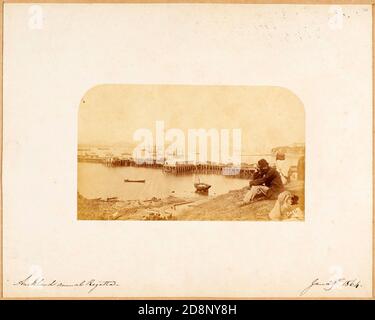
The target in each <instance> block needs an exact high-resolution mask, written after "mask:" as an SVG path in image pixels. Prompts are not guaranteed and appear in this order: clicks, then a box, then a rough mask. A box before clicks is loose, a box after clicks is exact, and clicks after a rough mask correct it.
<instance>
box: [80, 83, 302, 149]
mask: <svg viewBox="0 0 375 320" xmlns="http://www.w3.org/2000/svg"><path fill="white" fill-rule="evenodd" d="M157 120H162V121H164V122H165V129H166V130H168V129H170V128H179V129H182V130H183V131H184V132H185V133H186V137H187V130H188V129H199V128H203V129H211V128H215V129H217V130H220V129H229V130H232V129H235V128H240V129H241V130H242V150H243V152H245V153H259V152H269V151H270V149H271V148H273V147H276V146H282V145H288V144H292V143H295V142H304V141H305V128H304V107H303V105H302V102H301V101H300V100H299V98H298V97H297V96H295V95H294V94H293V93H292V92H291V91H289V90H287V89H284V88H280V87H261V86H183V85H100V86H96V87H94V88H92V89H91V90H89V91H88V92H87V93H86V94H85V95H84V97H83V98H82V100H81V104H80V108H79V124H78V127H79V128H78V141H79V144H109V145H111V144H134V143H135V144H137V142H135V141H133V133H134V131H135V130H137V129H139V128H148V129H150V130H151V131H152V132H155V122H156V121H157ZM230 132H231V131H230ZM154 135H155V134H154Z"/></svg>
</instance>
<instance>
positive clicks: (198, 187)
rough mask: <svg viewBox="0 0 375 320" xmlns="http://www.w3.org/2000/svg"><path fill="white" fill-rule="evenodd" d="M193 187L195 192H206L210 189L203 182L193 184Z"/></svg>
mask: <svg viewBox="0 0 375 320" xmlns="http://www.w3.org/2000/svg"><path fill="white" fill-rule="evenodd" d="M194 187H195V189H196V191H197V192H208V189H210V188H211V185H209V184H207V183H203V182H198V183H194Z"/></svg>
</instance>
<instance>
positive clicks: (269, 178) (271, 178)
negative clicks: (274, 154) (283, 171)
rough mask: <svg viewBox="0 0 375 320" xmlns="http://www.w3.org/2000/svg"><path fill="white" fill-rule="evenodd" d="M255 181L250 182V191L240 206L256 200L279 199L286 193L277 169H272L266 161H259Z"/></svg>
mask: <svg viewBox="0 0 375 320" xmlns="http://www.w3.org/2000/svg"><path fill="white" fill-rule="evenodd" d="M254 178H255V179H254V180H251V181H250V182H249V186H250V190H249V191H248V192H247V193H246V194H245V197H244V199H243V201H242V203H240V205H246V204H248V203H251V202H253V201H254V200H255V199H259V198H261V199H277V196H278V195H279V194H280V193H281V192H283V191H284V185H283V182H282V181H281V177H280V174H279V173H278V172H277V170H276V169H275V168H271V167H270V165H269V164H268V162H267V161H266V160H265V159H261V160H259V161H258V172H256V174H255V176H254Z"/></svg>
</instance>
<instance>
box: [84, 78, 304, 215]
mask: <svg viewBox="0 0 375 320" xmlns="http://www.w3.org/2000/svg"><path fill="white" fill-rule="evenodd" d="M304 117H305V115H304V107H303V103H302V101H301V100H300V99H299V98H298V97H297V96H296V95H294V94H293V93H292V92H291V91H289V90H287V89H285V88H281V87H261V86H259V87H258V86H254V87H244V86H237V87H236V86H183V85H174V86H173V85H169V86H168V85H99V86H95V87H94V88H92V89H90V90H89V91H88V92H87V93H86V94H85V95H84V97H83V98H82V100H81V103H80V106H79V117H78V170H77V172H78V179H77V180H78V197H77V199H78V201H77V205H78V207H77V212H78V215H77V216H78V219H79V220H255V221H304V217H305V210H304V198H305V195H304V185H305V184H304V182H305V142H304V141H305V140H304V133H305V127H304V124H305V118H304Z"/></svg>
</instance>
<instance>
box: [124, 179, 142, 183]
mask: <svg viewBox="0 0 375 320" xmlns="http://www.w3.org/2000/svg"><path fill="white" fill-rule="evenodd" d="M124 182H140V183H145V182H146V180H131V179H125V180H124Z"/></svg>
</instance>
